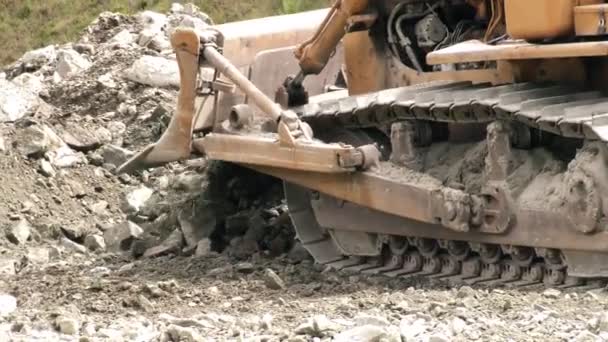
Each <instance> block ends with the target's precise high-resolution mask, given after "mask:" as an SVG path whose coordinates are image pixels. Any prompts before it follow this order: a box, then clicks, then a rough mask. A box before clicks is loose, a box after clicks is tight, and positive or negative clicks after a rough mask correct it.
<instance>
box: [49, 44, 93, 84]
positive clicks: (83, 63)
mask: <svg viewBox="0 0 608 342" xmlns="http://www.w3.org/2000/svg"><path fill="white" fill-rule="evenodd" d="M90 67H91V62H89V60H88V59H86V58H84V57H83V56H82V55H81V54H79V53H78V52H76V51H74V50H72V49H65V50H60V51H59V53H58V54H57V69H56V70H57V74H59V76H60V77H61V78H62V79H65V78H67V77H69V76H72V75H75V74H78V73H80V72H82V71H84V70H87V69H88V68H90Z"/></svg>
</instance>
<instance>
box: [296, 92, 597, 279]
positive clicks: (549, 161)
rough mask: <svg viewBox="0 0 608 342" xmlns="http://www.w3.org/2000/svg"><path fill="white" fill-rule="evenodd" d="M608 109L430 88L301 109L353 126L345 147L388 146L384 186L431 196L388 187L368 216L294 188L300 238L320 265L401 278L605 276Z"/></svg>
mask: <svg viewBox="0 0 608 342" xmlns="http://www.w3.org/2000/svg"><path fill="white" fill-rule="evenodd" d="M524 99H525V100H524ZM522 100H523V101H522ZM606 109H608V98H606V97H603V96H602V95H601V93H599V92H592V91H584V90H582V89H580V90H579V89H572V88H569V87H564V86H559V85H555V84H533V83H524V84H512V85H505V86H494V87H493V86H489V85H471V84H466V83H450V84H445V83H443V84H425V85H420V86H415V87H404V88H398V89H390V90H384V91H381V92H377V93H372V94H366V95H361V96H352V97H343V98H338V99H335V100H328V101H323V102H319V103H312V104H310V105H306V106H302V107H299V108H297V109H296V112H298V113H299V114H300V115H301V117H302V118H303V120H305V121H306V122H308V123H309V124H311V126H312V127H313V128H314V129H315V130H316V131H322V128H321V127H322V126H326V127H348V129H350V131H349V133H348V136H349V137H348V138H346V139H345V138H344V136H345V134H344V132H342V133H339V135H340V136H341V139H340V140H342V141H344V140H346V141H350V142H351V143H353V144H357V141H359V144H362V143H369V141H370V140H373V141H374V142H375V143H377V144H379V145H380V146H382V150H383V151H384V155H385V159H386V161H385V162H382V163H381V164H380V165H379V167H378V168H377V169H376V170H374V171H370V177H373V178H377V179H381V180H382V181H380V182H381V183H379V184H378V185H376V187H377V188H378V189H380V192H391V190H393V191H398V190H400V188H401V189H403V191H404V192H405V191H409V190H406V189H407V188H408V187H411V188H415V189H416V190H418V191H420V192H422V193H423V194H421V195H420V196H419V197H417V198H410V199H408V200H405V199H402V198H399V197H400V194H399V193H395V194H393V195H391V194H388V193H386V194H385V195H384V196H386V197H390V199H389V200H394V201H395V204H396V205H395V206H393V208H394V209H393V210H386V209H387V208H388V207H387V206H386V205H381V206H378V207H377V208H375V209H376V210H369V209H366V208H365V207H366V206H367V207H369V205H367V204H366V203H349V202H345V201H341V200H337V199H336V198H333V197H331V196H328V195H324V194H321V193H320V192H319V191H324V190H325V192H328V191H327V189H318V190H319V191H313V192H310V191H307V190H305V189H303V188H301V187H298V186H296V185H293V184H287V185H286V196H287V200H288V203H289V204H290V209H291V212H292V218H293V220H294V223H295V225H296V228H297V230H298V233H299V236H300V239H301V240H302V241H303V242H304V243H305V245H306V246H307V247H308V249H309V250H310V251H311V252H312V253H313V255H315V258H316V259H317V260H318V261H320V262H324V263H329V264H331V265H333V266H335V267H337V268H343V267H348V268H351V269H358V270H362V271H365V272H369V273H382V274H386V275H389V276H399V275H429V276H433V277H438V278H452V279H454V278H455V279H460V280H464V281H467V282H492V283H510V284H520V285H521V284H535V283H541V282H544V283H546V284H549V285H551V286H558V285H562V286H573V285H581V284H583V283H584V282H583V279H582V277H585V278H587V277H590V276H591V277H592V278H595V277H598V276H605V275H606V274H602V273H600V272H601V269H602V268H603V267H604V266H603V265H604V263H605V262H606V260H607V259H606V254H604V253H605V246H606V242H607V241H608V240H605V239H606V233H605V232H604V231H603V229H602V225H603V222H604V217H603V206H602V205H603V202H604V200H603V198H602V196H601V192H600V191H601V190H600V189H603V188H604V187H605V186H606V184H608V183H606V182H607V180H608V179H607V178H606V164H605V161H606V159H605V158H606V147H605V144H604V143H603V141H604V139H605V137H604V136H603V128H604V127H605V126H604V122H603V121H602V115H601V114H599V115H597V114H593V115H590V114H591V113H602V111H603V110H606ZM386 127H390V132H392V134H391V136H390V140H389V139H388V138H384V139H383V134H382V133H380V131H382V130H385V129H386ZM369 133H371V134H369ZM374 137H376V139H374ZM378 137H380V138H378ZM329 139H332V138H331V137H329ZM366 139H367V140H366ZM400 166H401V167H402V168H399V167H400ZM389 189H390V190H389ZM410 193H411V192H410ZM336 195H338V197H343V196H340V195H339V194H337V193H336ZM377 195H378V196H380V195H381V194H380V193H379V194H377ZM409 197H411V195H410V196H409ZM410 201H412V202H413V203H410ZM404 202H405V203H404ZM406 208H407V209H406ZM414 212H415V213H414ZM399 216H401V217H399ZM412 217H416V219H417V220H412V219H411V218H412ZM465 236H466V237H465ZM583 251H584V252H583ZM345 256H351V257H350V258H347V259H344V258H345ZM353 256H354V258H353ZM569 275H571V276H569Z"/></svg>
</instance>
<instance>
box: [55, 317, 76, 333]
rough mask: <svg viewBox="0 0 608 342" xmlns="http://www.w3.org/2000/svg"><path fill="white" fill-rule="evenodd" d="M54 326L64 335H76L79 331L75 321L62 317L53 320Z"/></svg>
mask: <svg viewBox="0 0 608 342" xmlns="http://www.w3.org/2000/svg"><path fill="white" fill-rule="evenodd" d="M55 326H56V327H57V330H59V332H60V333H62V334H66V335H76V334H78V331H79V330H80V324H79V322H78V320H77V319H75V318H72V317H68V316H63V315H60V316H58V317H57V318H56V319H55Z"/></svg>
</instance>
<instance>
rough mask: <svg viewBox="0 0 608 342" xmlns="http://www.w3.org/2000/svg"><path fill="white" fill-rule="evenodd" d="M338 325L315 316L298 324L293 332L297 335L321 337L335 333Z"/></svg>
mask: <svg viewBox="0 0 608 342" xmlns="http://www.w3.org/2000/svg"><path fill="white" fill-rule="evenodd" d="M340 328H341V327H340V325H338V324H336V323H334V322H332V321H330V320H329V319H328V318H327V317H326V316H323V315H317V316H314V317H312V318H309V319H308V320H307V321H306V322H305V323H302V324H300V325H299V326H298V327H297V328H296V329H295V330H294V332H295V333H296V334H298V335H311V336H316V337H323V336H324V335H325V334H326V333H328V332H331V331H337V330H339V329H340Z"/></svg>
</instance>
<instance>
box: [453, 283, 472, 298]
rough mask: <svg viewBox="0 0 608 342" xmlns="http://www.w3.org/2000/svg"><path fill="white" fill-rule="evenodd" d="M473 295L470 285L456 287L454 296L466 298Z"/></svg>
mask: <svg viewBox="0 0 608 342" xmlns="http://www.w3.org/2000/svg"><path fill="white" fill-rule="evenodd" d="M474 295H475V290H473V288H471V287H470V286H462V287H460V288H459V289H458V292H456V298H466V297H472V296H474Z"/></svg>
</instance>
